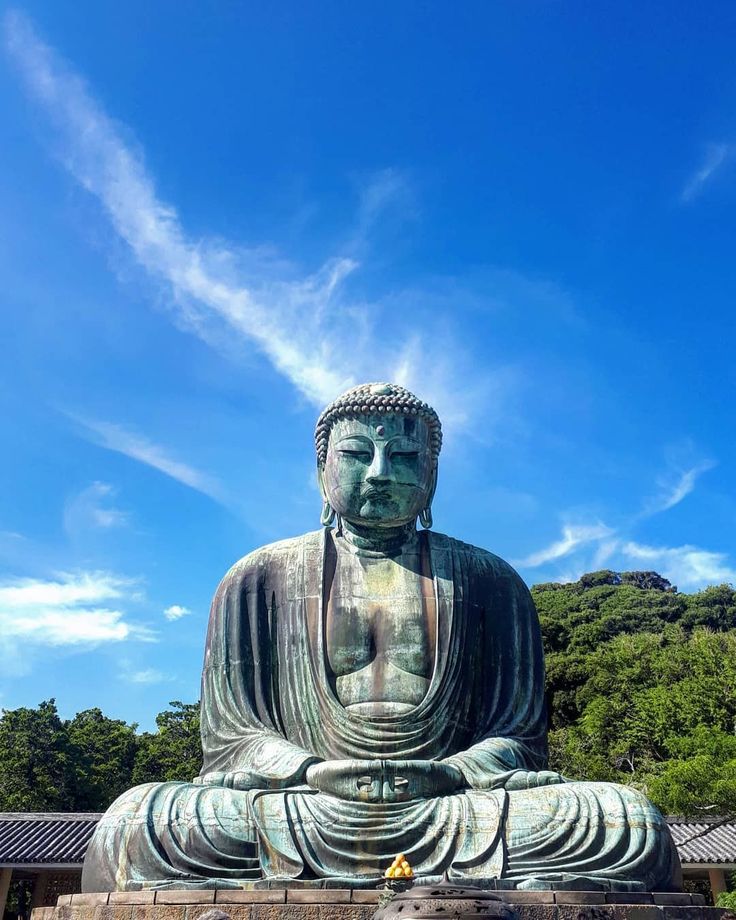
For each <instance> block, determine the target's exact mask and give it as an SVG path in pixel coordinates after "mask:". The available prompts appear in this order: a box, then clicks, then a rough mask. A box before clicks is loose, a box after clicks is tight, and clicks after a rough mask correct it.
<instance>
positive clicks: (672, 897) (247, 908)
mask: <svg viewBox="0 0 736 920" xmlns="http://www.w3.org/2000/svg"><path fill="white" fill-rule="evenodd" d="M382 893H383V892H382V891H379V890H375V891H366V890H356V889H347V888H344V889H343V888H333V889H324V888H322V889H320V888H311V889H296V888H291V889H283V888H282V889H275V888H272V889H261V890H250V891H244V890H243V891H241V890H223V889H218V890H216V891H213V890H168V891H131V892H125V891H114V892H103V893H101V894H74V895H62V896H61V897H60V898H59V900H58V903H57V906H56V907H39V908H36V909H35V910H34V911H33V914H32V920H226V918H230V920H371V918H372V917H373V914H374V913H375V911H376V910H377V909H378V906H379V899H380V898H381V895H382ZM496 894H499V895H500V896H501V897H502V898H503V900H504V901H506V902H507V903H508V904H509V905H510V906H511V907H512V908H513V910H514V911H515V913H516V914H517V915H518V918H519V920H722V918H724V920H730V918H733V920H736V916H734V915H733V914H731V915H729V914H728V913H727V912H726V911H725V910H722V909H720V908H716V907H707V906H706V905H705V899H704V898H703V897H702V895H697V894H693V895H690V894H675V893H666V892H663V893H658V892H654V893H653V894H626V893H618V892H617V893H606V892H599V891H499V892H496ZM448 920H450V918H449V917H448Z"/></svg>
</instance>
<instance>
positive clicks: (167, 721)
mask: <svg viewBox="0 0 736 920" xmlns="http://www.w3.org/2000/svg"><path fill="white" fill-rule="evenodd" d="M169 706H170V707H171V709H167V710H165V711H164V712H161V713H159V714H158V715H157V716H156V725H157V727H158V731H156V732H152V733H149V732H144V733H143V734H142V735H140V736H139V746H138V751H137V754H136V759H135V767H134V770H133V782H134V783H135V784H137V783H147V782H155V781H161V780H186V781H191V780H192V779H193V778H194V777H195V776H196V775H197V774H198V773H199V771H200V769H201V767H202V747H201V742H200V737H199V704H198V703H182V702H181V701H180V700H174V701H172V702H171V703H169Z"/></svg>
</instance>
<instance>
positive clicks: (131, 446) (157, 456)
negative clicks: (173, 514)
mask: <svg viewBox="0 0 736 920" xmlns="http://www.w3.org/2000/svg"><path fill="white" fill-rule="evenodd" d="M66 414H67V415H68V417H69V418H71V419H72V420H73V421H74V422H75V423H76V424H77V425H79V427H80V430H81V431H82V433H83V434H84V436H85V437H87V438H88V439H89V440H91V441H92V442H93V443H95V444H99V446H100V447H104V448H106V449H107V450H112V451H115V452H116V453H119V454H124V455H125V456H126V457H130V458H131V459H133V460H137V461H138V462H139V463H144V464H145V465H146V466H151V467H153V468H154V469H155V470H158V471H159V472H160V473H163V474H164V475H165V476H169V477H170V478H171V479H175V480H176V481H177V482H180V483H182V484H183V485H185V486H189V488H190V489H196V491H197V492H202V493H203V494H204V495H208V496H209V497H210V498H213V499H215V501H218V502H223V501H224V500H225V496H224V489H223V487H222V485H221V483H220V482H219V481H218V480H217V479H215V477H213V476H210V475H209V474H207V473H203V472H202V471H201V470H198V469H196V468H195V467H193V466H191V465H190V464H188V463H185V462H184V461H182V460H178V459H176V458H175V457H172V456H171V454H170V453H169V452H168V451H167V450H166V448H164V447H162V446H161V445H160V444H155V443H154V442H153V441H151V440H149V439H148V438H147V437H146V436H145V435H142V434H140V433H139V432H137V431H133V430H132V429H130V428H126V427H125V426H123V425H119V424H117V423H116V422H105V421H100V420H98V419H88V418H82V417H81V416H78V415H74V414H72V413H66Z"/></svg>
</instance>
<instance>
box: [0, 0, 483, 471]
mask: <svg viewBox="0 0 736 920" xmlns="http://www.w3.org/2000/svg"><path fill="white" fill-rule="evenodd" d="M4 31H5V40H6V47H7V50H8V53H9V55H10V57H11V59H12V61H13V62H14V64H15V66H16V68H17V69H18V71H19V72H20V74H21V75H22V79H23V82H24V84H25V86H26V88H27V90H28V93H29V95H30V96H31V97H32V98H33V99H34V100H35V101H36V102H37V103H38V104H39V105H40V106H41V108H42V110H43V111H44V112H45V114H46V116H47V118H48V122H49V124H50V125H52V126H53V129H54V148H55V152H56V153H57V155H58V156H59V158H60V160H61V161H62V163H63V164H64V166H65V167H66V169H67V170H68V171H69V173H70V174H71V175H72V176H74V178H75V179H76V180H77V181H78V182H79V183H80V184H81V185H82V186H83V187H84V188H85V189H86V190H87V191H88V192H89V193H90V194H92V195H93V196H95V197H96V198H97V200H98V201H99V203H100V205H101V206H102V208H103V210H104V212H105V213H106V215H107V217H108V218H109V220H110V222H111V224H112V226H113V228H114V229H115V231H116V233H117V234H118V236H119V237H120V238H121V239H122V240H123V241H125V243H126V244H127V245H128V247H129V248H130V251H131V252H132V254H133V256H134V258H135V260H136V261H137V263H138V264H139V265H140V266H142V267H143V268H144V269H145V270H146V271H147V272H148V273H149V274H150V275H151V276H152V277H153V278H155V279H158V280H159V281H162V282H164V283H165V284H166V285H168V286H169V287H170V290H171V291H172V292H173V294H174V299H175V304H174V309H175V311H176V318H177V321H178V322H179V323H180V324H183V325H184V326H185V327H186V328H187V329H188V330H189V331H191V332H194V333H195V334H197V335H199V336H200V337H201V338H202V339H203V340H205V341H207V342H208V343H209V344H213V343H218V342H219V343H221V344H222V343H223V342H224V341H225V340H226V342H227V346H226V347H227V348H228V349H230V350H231V349H232V343H233V338H234V337H235V338H236V339H237V340H238V341H239V342H240V343H242V344H247V345H249V346H251V347H255V348H256V349H258V350H259V351H260V352H261V353H262V354H263V355H264V356H265V357H266V358H267V359H268V361H270V363H271V364H272V365H273V367H274V368H275V369H276V370H277V371H278V372H279V373H281V374H283V375H284V376H285V377H286V378H287V379H288V380H289V381H291V382H292V383H293V385H294V386H295V387H296V388H297V389H298V390H299V391H300V392H301V393H302V394H303V395H304V396H305V397H306V398H307V399H309V400H310V401H311V402H312V403H314V404H316V405H318V406H322V405H324V403H325V402H327V401H329V400H331V399H332V398H334V397H335V396H336V395H337V394H338V393H339V392H341V391H342V390H344V389H345V388H347V387H348V386H350V385H352V384H354V383H356V382H358V381H359V380H363V379H368V380H375V379H381V378H383V379H395V380H397V382H400V383H405V384H407V385H410V386H412V387H413V388H416V389H417V390H418V391H419V392H421V393H422V395H423V396H424V398H427V399H430V400H431V401H432V402H433V403H434V404H435V405H436V407H437V409H438V410H440V411H441V412H442V413H443V415H444V418H445V419H446V420H447V421H448V422H450V423H458V424H459V423H461V422H462V421H463V418H456V417H455V412H454V407H456V406H462V407H463V409H464V410H465V411H464V413H463V416H464V417H467V409H468V407H469V406H471V405H472V404H475V405H476V406H477V407H478V408H479V411H481V410H482V407H483V406H484V400H483V395H484V392H485V391H484V388H483V386H482V385H481V384H482V382H481V378H482V377H483V376H489V377H492V374H490V373H485V374H484V373H481V372H478V373H476V374H473V375H463V376H462V378H458V375H457V374H456V368H457V367H458V366H461V365H462V364H463V361H462V360H461V359H460V358H461V356H459V355H458V356H453V355H452V354H449V352H450V351H451V348H450V345H449V341H448V339H447V337H446V336H444V337H443V339H442V341H438V343H437V345H436V347H435V346H434V345H433V344H432V341H431V337H429V338H428V339H424V338H422V337H421V336H417V335H412V334H411V333H410V332H407V331H404V333H403V334H397V335H395V336H393V340H392V345H391V347H390V348H386V347H385V342H386V334H385V329H384V328H381V329H380V332H374V330H373V324H372V317H373V316H374V315H380V316H381V322H382V323H383V321H384V320H386V319H387V316H386V314H385V311H384V312H383V313H382V311H381V309H380V305H378V304H372V305H366V304H364V303H362V302H361V301H360V299H351V297H350V296H349V295H348V294H347V292H346V282H347V279H348V278H349V277H350V276H351V275H353V274H354V273H355V272H356V270H357V269H358V267H359V263H358V262H357V260H356V259H355V258H354V257H353V256H352V255H350V254H346V253H354V252H356V251H357V250H359V249H361V248H362V246H361V245H357V246H356V239H358V241H359V242H360V241H362V240H363V239H364V238H365V236H366V234H367V231H368V228H369V227H370V226H371V225H372V224H373V222H374V221H375V220H376V218H377V216H378V215H379V214H380V213H381V212H382V211H384V210H385V208H386V207H387V204H388V203H389V202H390V201H391V200H392V199H397V198H398V199H399V200H401V201H405V199H406V186H405V183H403V182H402V180H401V176H400V174H399V173H397V172H396V171H395V170H384V171H381V172H379V173H378V174H377V175H376V176H375V177H374V180H373V181H372V182H368V183H366V187H365V189H364V191H363V193H362V195H361V196H360V204H359V207H358V215H357V220H358V228H357V231H356V235H355V236H354V237H353V238H352V239H349V240H348V241H347V244H346V246H345V248H344V249H343V250H342V252H337V253H336V254H334V255H332V256H331V257H329V258H327V259H326V260H325V261H324V263H323V264H322V266H321V267H320V268H318V269H317V270H316V271H313V272H311V273H308V274H302V275H301V276H299V273H298V272H294V271H292V270H291V269H289V268H288V266H286V265H285V264H284V263H282V262H279V263H277V265H276V271H273V265H269V264H268V263H267V261H265V260H264V259H263V258H261V257H260V256H259V250H251V251H249V252H245V251H244V250H243V249H242V248H241V247H238V246H234V245H230V244H228V243H225V242H223V241H221V240H217V239H214V238H213V239H200V238H197V239H194V238H192V237H190V236H188V235H187V233H186V231H185V229H184V227H183V226H182V223H181V221H180V218H179V215H178V213H177V211H176V209H175V208H174V207H173V206H172V205H170V204H168V203H166V202H164V201H162V200H161V199H160V198H159V197H158V196H157V193H156V189H155V184H154V181H153V179H152V177H151V176H150V175H149V174H148V172H147V170H146V168H145V164H144V161H143V157H142V155H141V154H140V152H139V151H137V150H134V149H133V148H132V147H131V145H130V144H129V143H128V142H127V141H126V140H125V138H124V131H123V129H122V128H121V127H120V126H119V125H118V124H117V123H116V122H115V121H114V120H113V119H112V118H111V117H110V116H109V115H108V114H107V113H106V112H105V111H104V109H103V108H102V106H101V105H100V104H99V103H98V102H97V101H96V100H95V98H94V97H93V95H92V93H91V92H90V89H89V87H88V86H87V85H86V84H85V82H84V81H83V80H82V79H81V78H80V76H78V75H77V74H76V73H74V72H73V70H72V69H71V68H70V67H69V66H68V65H67V64H66V63H65V62H64V61H63V60H62V59H61V58H60V56H59V55H58V54H57V53H56V52H55V51H54V50H53V49H51V48H50V47H49V46H48V45H46V44H45V43H44V42H43V41H42V40H41V39H40V38H39V37H38V35H37V34H36V32H35V30H34V28H33V25H32V24H31V22H30V20H29V19H28V18H27V17H25V16H24V15H23V14H21V13H19V12H17V11H11V12H9V13H7V14H6V16H5V18H4ZM420 338H421V344H420V345H418V339H420ZM456 358H457V360H456ZM443 368H444V370H443ZM471 378H474V379H473V387H472V388H468V387H467V386H466V385H465V381H466V380H467V379H471ZM152 465H155V464H152ZM184 475H185V476H188V475H189V474H188V473H187V472H186V471H184ZM175 478H176V477H175ZM182 481H184V480H182ZM194 487H195V488H196V487H197V486H194Z"/></svg>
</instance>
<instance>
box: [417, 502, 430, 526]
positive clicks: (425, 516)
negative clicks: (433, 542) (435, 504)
mask: <svg viewBox="0 0 736 920" xmlns="http://www.w3.org/2000/svg"><path fill="white" fill-rule="evenodd" d="M419 523H420V524H421V525H422V527H424V529H425V530H429V528H430V527H431V526H432V506H431V505H427V507H426V508H422V510H421V511H420V512H419Z"/></svg>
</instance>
